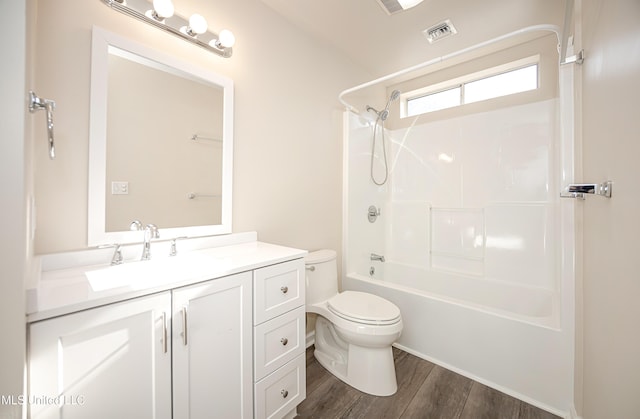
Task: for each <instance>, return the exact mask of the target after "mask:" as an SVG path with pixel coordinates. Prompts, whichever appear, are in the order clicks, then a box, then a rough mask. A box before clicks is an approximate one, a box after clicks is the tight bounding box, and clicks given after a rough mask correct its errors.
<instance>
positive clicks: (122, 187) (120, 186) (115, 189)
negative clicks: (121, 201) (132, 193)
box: [111, 182, 129, 195]
mask: <svg viewBox="0 0 640 419" xmlns="http://www.w3.org/2000/svg"><path fill="white" fill-rule="evenodd" d="M128 194H129V182H111V195H128Z"/></svg>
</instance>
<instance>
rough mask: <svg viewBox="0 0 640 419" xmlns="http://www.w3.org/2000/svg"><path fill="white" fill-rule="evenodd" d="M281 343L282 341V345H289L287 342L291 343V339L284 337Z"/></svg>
mask: <svg viewBox="0 0 640 419" xmlns="http://www.w3.org/2000/svg"><path fill="white" fill-rule="evenodd" d="M280 343H282V346H287V343H289V339H287V338H282V339H280Z"/></svg>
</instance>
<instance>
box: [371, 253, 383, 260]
mask: <svg viewBox="0 0 640 419" xmlns="http://www.w3.org/2000/svg"><path fill="white" fill-rule="evenodd" d="M371 260H379V261H380V262H384V256H382V255H376V254H375V253H371Z"/></svg>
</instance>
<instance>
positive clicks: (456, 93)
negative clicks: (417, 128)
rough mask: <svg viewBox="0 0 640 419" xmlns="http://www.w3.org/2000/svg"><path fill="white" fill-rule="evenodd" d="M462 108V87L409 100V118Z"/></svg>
mask: <svg viewBox="0 0 640 419" xmlns="http://www.w3.org/2000/svg"><path fill="white" fill-rule="evenodd" d="M454 106H460V87H455V88H453V89H449V90H444V91H442V92H438V93H433V94H430V95H426V96H421V97H417V98H414V99H409V100H407V116H414V115H420V114H423V113H427V112H433V111H439V110H440V109H446V108H452V107H454Z"/></svg>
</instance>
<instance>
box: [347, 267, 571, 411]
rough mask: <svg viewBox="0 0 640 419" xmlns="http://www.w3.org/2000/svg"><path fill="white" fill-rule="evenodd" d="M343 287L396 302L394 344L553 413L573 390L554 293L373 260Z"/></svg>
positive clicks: (566, 339) (564, 405)
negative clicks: (399, 321)
mask: <svg viewBox="0 0 640 419" xmlns="http://www.w3.org/2000/svg"><path fill="white" fill-rule="evenodd" d="M374 265H375V267H374V269H375V273H373V274H371V275H370V273H369V272H366V273H360V272H353V273H349V274H348V275H346V276H345V277H343V279H342V282H343V288H344V289H350V290H356V291H364V292H370V293H372V294H376V295H379V296H381V297H384V298H386V299H388V300H389V301H392V302H393V303H395V304H396V305H397V306H398V307H399V308H400V310H401V313H402V317H403V322H404V329H403V332H402V336H401V337H400V338H399V340H398V341H397V342H396V344H395V346H397V347H398V348H400V349H402V350H405V351H407V352H409V353H411V354H413V355H416V356H418V357H420V358H423V359H426V360H428V361H431V362H433V363H435V364H438V365H441V366H443V367H445V368H447V369H450V370H452V371H455V372H457V373H459V374H462V375H464V376H467V377H469V378H472V379H474V380H476V381H478V382H480V383H483V384H485V385H488V386H489V387H492V388H495V389H497V390H499V391H502V392H504V393H507V394H510V395H512V396H514V397H516V398H518V399H520V400H523V401H525V402H527V403H530V404H533V405H535V406H538V407H540V408H542V409H545V410H547V411H550V412H552V413H554V414H557V415H559V416H563V415H564V414H565V413H566V412H567V406H568V404H567V403H568V402H570V400H571V398H572V395H571V394H570V391H569V390H568V389H571V388H572V379H573V376H572V372H571V371H572V369H571V368H570V367H571V360H569V359H567V354H568V353H570V351H568V350H567V349H568V348H571V347H572V345H573V339H572V336H569V334H567V333H565V332H563V330H562V322H561V315H560V314H561V311H560V307H559V296H558V295H557V294H558V293H556V292H553V291H551V290H544V289H537V288H528V287H522V286H518V285H514V284H510V283H506V282H499V281H492V280H487V279H484V278H479V277H472V276H464V275H457V274H451V273H447V272H438V271H433V270H425V269H421V268H415V267H411V266H405V265H400V264H394V263H393V262H384V263H374Z"/></svg>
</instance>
